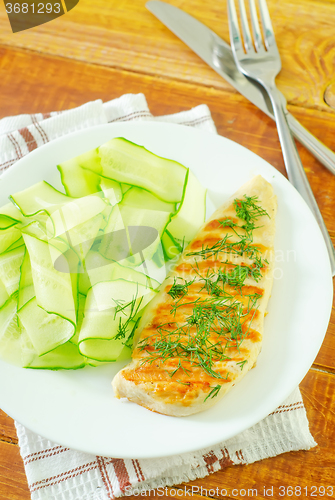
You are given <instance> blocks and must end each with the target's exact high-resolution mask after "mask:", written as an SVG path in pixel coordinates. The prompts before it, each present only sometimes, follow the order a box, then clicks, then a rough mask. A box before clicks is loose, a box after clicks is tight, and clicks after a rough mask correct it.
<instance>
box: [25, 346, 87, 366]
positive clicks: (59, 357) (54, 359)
mask: <svg viewBox="0 0 335 500" xmlns="http://www.w3.org/2000/svg"><path fill="white" fill-rule="evenodd" d="M85 365H86V358H85V357H84V356H83V355H82V354H80V352H79V349H78V346H76V345H74V344H73V343H71V342H66V343H65V344H62V345H60V346H59V347H56V348H55V349H53V350H52V351H51V352H48V353H47V354H44V355H43V356H37V355H35V356H33V358H32V360H31V361H30V362H29V364H27V365H26V366H25V368H35V369H37V368H39V369H45V368H47V369H49V370H59V369H63V370H76V369H78V368H83V367H84V366H85Z"/></svg>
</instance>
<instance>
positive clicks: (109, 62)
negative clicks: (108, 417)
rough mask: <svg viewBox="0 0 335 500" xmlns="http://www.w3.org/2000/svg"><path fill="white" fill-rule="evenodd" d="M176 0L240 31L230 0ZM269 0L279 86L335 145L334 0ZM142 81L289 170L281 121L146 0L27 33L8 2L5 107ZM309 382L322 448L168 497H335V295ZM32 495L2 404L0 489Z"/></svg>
mask: <svg viewBox="0 0 335 500" xmlns="http://www.w3.org/2000/svg"><path fill="white" fill-rule="evenodd" d="M171 3H173V5H175V6H177V7H180V8H182V9H183V10H185V11H186V12H188V13H190V14H192V15H194V16H195V17H197V18H198V19H199V20H201V21H202V22H204V23H205V24H206V25H207V26H209V27H210V28H212V29H213V30H214V31H215V32H216V33H217V34H218V35H220V36H221V37H222V38H223V39H224V40H226V41H228V40H229V36H228V25H227V18H226V2H225V1H223V0H219V1H217V2H211V3H208V2H205V1H203V0H173V1H172V0H171ZM268 5H269V10H270V14H271V18H272V22H273V26H274V29H275V33H276V36H277V42H278V46H279V50H280V53H281V56H282V64H283V69H282V71H281V73H280V75H279V77H278V86H279V87H280V89H281V90H282V91H283V93H284V94H285V96H286V98H287V100H288V108H289V110H290V112H291V113H292V114H293V115H294V116H295V117H296V118H297V119H298V120H299V121H300V122H301V123H302V124H303V125H304V126H305V127H306V128H308V129H309V130H310V131H311V132H312V133H313V134H314V135H316V136H317V137H318V138H320V139H321V140H322V141H323V142H324V143H325V144H326V145H327V146H328V147H330V148H331V149H332V150H333V151H335V71H334V69H335V68H334V66H335V30H334V25H335V0H323V1H317V0H294V1H292V0H291V1H290V0H282V1H280V2H278V1H274V0H268ZM140 92H141V93H143V94H145V96H146V99H147V102H148V105H149V108H150V110H151V112H152V113H153V114H154V115H160V114H168V113H175V112H178V111H182V110H186V109H189V108H191V107H193V106H197V105H199V104H202V103H206V104H207V105H208V106H209V109H210V111H211V113H212V116H213V119H214V122H215V124H216V126H217V130H218V132H219V134H221V135H223V136H225V137H228V138H229V139H232V140H234V141H236V142H238V143H240V144H242V145H243V146H245V147H247V148H248V149H250V150H251V151H253V152H255V153H256V154H258V155H259V156H261V157H262V158H264V159H265V160H267V161H268V162H270V163H271V164H272V165H274V166H275V167H276V168H277V169H278V170H280V171H281V172H282V173H284V164H283V159H282V155H281V150H280V145H279V141H278V136H277V131H276V127H275V124H274V122H272V120H271V119H270V118H268V117H266V116H265V115H264V114H263V113H262V112H261V111H259V110H258V109H257V108H255V106H253V105H252V104H250V103H249V102H248V101H247V100H246V99H245V98H243V97H242V96H241V95H239V94H238V93H237V92H236V91H235V90H234V89H233V88H232V87H231V86H230V85H229V84H228V83H226V82H225V81H224V80H223V79H221V78H220V77H219V76H218V75H217V74H216V73H215V72H214V71H212V70H211V69H210V68H209V67H207V66H206V64H204V63H203V62H202V61H201V60H200V59H199V58H198V57H197V56H196V55H195V54H193V53H192V51H191V50H190V49H188V48H187V47H186V46H185V45H184V44H183V43H182V42H181V41H179V40H178V39H177V38H176V37H175V36H174V35H173V34H172V33H170V32H169V30H167V28H165V27H164V26H163V25H162V24H161V23H160V22H159V21H158V20H157V19H156V18H155V17H154V16H152V14H150V12H148V11H147V10H146V9H145V2H144V1H143V0H118V1H116V0H109V1H107V0H106V1H104V0H96V1H95V2H94V3H93V2H90V1H89V0H80V2H79V4H78V5H77V7H75V8H74V9H73V10H72V11H71V12H69V13H68V14H66V15H65V16H62V17H60V18H59V19H56V20H54V21H52V22H50V23H47V24H45V25H42V26H40V27H37V28H33V29H30V30H27V31H26V32H21V33H16V34H13V33H12V32H11V30H10V25H9V22H8V19H7V17H6V13H5V9H4V4H3V3H1V2H0V118H1V117H4V116H8V115H15V114H20V113H35V112H49V111H54V110H65V109H69V108H73V107H75V106H78V105H80V104H83V103H85V102H87V101H90V100H94V99H102V100H104V101H107V100H110V99H113V98H116V97H119V96H120V95H122V94H124V93H140ZM298 149H299V152H300V155H301V159H302V161H303V164H304V166H305V169H306V173H307V176H308V178H309V181H310V183H311V186H312V189H313V192H314V194H315V197H316V199H317V202H318V204H319V207H320V210H321V212H322V214H323V217H324V220H325V223H326V225H327V227H328V230H329V232H330V235H331V237H332V240H333V242H334V243H335V199H334V198H335V176H333V175H332V174H331V173H330V172H329V171H327V170H326V169H325V168H324V167H323V166H322V165H321V164H320V163H319V162H318V161H317V160H315V159H314V157H313V156H312V155H311V154H310V153H309V152H308V151H307V150H305V149H304V148H303V147H301V146H300V145H298ZM306 314H308V312H307V311H306ZM1 383H5V381H1ZM301 390H302V394H303V398H304V402H305V405H306V410H307V415H308V418H309V421H310V428H311V432H312V434H313V436H314V438H315V440H316V441H317V443H318V446H317V447H315V448H313V449H312V450H310V451H307V452H306V451H301V452H294V453H286V454H284V455H281V456H278V457H275V458H271V459H267V460H263V461H261V462H258V463H255V464H252V465H248V466H233V467H228V468H226V469H225V470H223V471H220V472H217V473H215V474H211V475H210V476H208V477H207V478H205V479H202V480H198V481H193V482H192V483H189V484H187V485H179V486H178V487H176V488H177V489H178V491H179V493H180V494H179V495H178V493H176V492H173V491H171V489H167V491H166V494H165V495H164V496H161V497H159V498H163V499H164V498H175V497H176V496H179V498H184V497H185V495H184V493H183V491H181V490H184V488H185V486H186V487H187V488H192V486H193V487H194V488H196V487H199V490H198V491H195V490H194V491H195V495H194V498H196V499H204V498H208V497H211V498H212V497H214V498H223V497H222V496H220V495H219V496H218V495H217V494H215V495H213V494H211V493H210V492H209V490H211V489H213V490H215V489H216V488H217V487H218V488H219V490H220V489H221V488H225V489H227V491H228V492H229V494H228V496H227V498H242V497H238V496H234V495H233V494H232V493H231V492H232V490H233V488H239V489H241V488H244V489H246V490H248V489H252V488H254V489H257V492H258V495H257V498H268V497H269V495H265V494H264V492H263V490H264V486H265V487H270V486H273V487H274V494H273V496H272V498H277V499H279V498H286V496H284V497H283V496H280V495H279V489H278V488H279V486H281V485H284V486H286V487H287V486H289V485H291V486H293V487H295V486H299V485H300V486H308V487H311V486H313V485H316V486H321V485H324V486H327V485H333V486H334V496H335V452H334V446H333V444H334V442H335V404H334V402H335V305H334V306H333V314H332V317H331V320H330V324H329V327H328V331H327V333H326V337H325V340H324V343H323V345H322V347H321V349H320V352H319V354H318V356H317V358H316V360H315V363H314V365H313V367H312V368H311V370H310V371H309V372H308V374H307V375H306V377H305V379H304V380H303V381H302V383H301ZM0 403H1V402H0ZM201 487H202V488H203V490H202V491H201V489H200V488H201ZM206 489H207V491H206ZM151 496H153V495H151ZM186 496H187V495H186ZM29 498H30V493H29V490H28V487H27V481H26V477H25V473H24V468H23V463H22V459H21V457H20V453H19V447H18V445H17V437H16V431H15V427H14V423H13V421H12V419H11V418H10V417H8V416H7V415H5V414H4V413H3V412H1V411H0V500H2V499H4V500H5V499H6V500H7V499H13V500H18V499H20V500H21V499H22V500H25V499H29ZM129 498H131V499H132V500H133V499H135V498H136V497H129ZM287 498H288V497H287ZM293 498H296V497H295V496H293ZM310 498H320V497H318V496H316V497H312V496H310ZM325 498H327V496H325ZM328 498H329V497H328Z"/></svg>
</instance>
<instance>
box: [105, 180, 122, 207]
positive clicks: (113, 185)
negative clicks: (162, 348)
mask: <svg viewBox="0 0 335 500" xmlns="http://www.w3.org/2000/svg"><path fill="white" fill-rule="evenodd" d="M100 188H101V189H102V191H103V193H104V196H105V198H108V200H109V201H110V203H111V204H112V205H115V204H116V203H119V202H120V201H121V200H122V196H123V193H122V189H121V184H120V183H119V182H116V181H113V180H112V179H107V178H106V177H101V180H100Z"/></svg>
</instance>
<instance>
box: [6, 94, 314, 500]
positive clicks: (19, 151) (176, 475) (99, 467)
mask: <svg viewBox="0 0 335 500" xmlns="http://www.w3.org/2000/svg"><path fill="white" fill-rule="evenodd" d="M129 120H159V121H167V122H173V123H177V124H183V125H189V126H194V127H197V128H201V129H204V130H207V131H210V132H213V133H216V128H215V125H214V123H213V120H212V118H211V114H210V111H209V109H208V107H207V106H206V105H200V106H197V107H196V108H193V109H191V110H189V111H184V112H181V113H177V114H174V115H169V116H159V117H154V116H152V114H151V113H150V111H149V109H148V106H147V103H146V100H145V97H144V96H143V95H142V94H139V95H132V94H127V95H124V96H122V97H120V98H118V99H114V100H113V101H110V102H107V103H102V101H100V100H98V101H94V102H89V103H87V104H84V105H83V106H80V107H78V108H76V109H72V110H69V111H63V112H52V113H47V114H33V115H20V116H13V117H8V118H3V119H2V120H0V173H1V172H3V171H4V170H6V169H7V168H9V167H10V166H11V165H12V164H13V163H15V162H16V161H17V160H18V159H20V158H22V156H24V155H26V154H27V153H29V152H30V151H32V150H33V149H35V148H37V147H39V146H41V145H43V144H45V143H46V142H48V141H51V140H53V139H55V138H56V137H59V136H61V135H64V134H68V133H70V132H73V131H75V130H80V129H83V128H86V127H91V126H93V125H97V124H101V123H108V122H117V121H129ZM16 429H17V434H18V439H19V445H20V451H21V455H22V459H23V462H24V466H25V470H26V474H27V479H28V485H29V488H30V492H31V497H32V500H77V499H78V500H79V499H80V500H108V499H109V500H110V499H113V498H115V497H119V496H122V495H130V494H132V493H135V494H136V493H137V494H139V492H141V491H144V490H150V489H153V488H160V490H159V491H160V493H161V494H162V492H163V489H164V488H165V487H166V486H172V485H176V484H180V483H182V482H187V481H191V480H194V479H198V478H203V477H205V476H207V475H208V474H210V473H213V472H216V471H218V470H220V469H223V468H224V467H227V466H229V465H236V464H249V463H252V462H255V461H257V460H261V459H263V458H267V457H273V456H275V455H278V454H280V453H285V452H287V451H297V450H308V449H310V448H311V447H313V446H316V443H315V441H314V439H313V437H312V435H311V434H310V431H309V426H308V420H307V416H306V411H305V407H304V404H303V401H302V398H301V394H300V391H299V389H298V388H297V389H296V390H295V391H294V392H293V394H291V396H290V397H289V398H288V399H287V400H286V401H284V402H283V404H282V405H280V406H279V407H278V408H277V409H276V410H275V411H274V412H273V413H271V414H270V415H269V416H268V417H266V418H265V419H264V420H263V421H261V422H259V423H258V424H257V425H255V426H254V427H252V428H250V429H248V430H246V431H245V432H242V433H241V434H239V435H238V436H235V437H234V438H231V439H229V440H227V441H226V442H223V443H219V444H218V445H217V446H214V447H211V448H207V449H204V450H199V451H197V452H194V453H187V454H183V455H178V456H173V457H166V458H161V459H136V457H134V459H132V460H130V459H118V458H108V457H101V456H93V455H90V454H86V453H81V452H78V451H75V450H70V449H68V448H65V447H64V446H60V445H57V444H56V443H52V442H51V441H49V440H47V439H45V438H43V437H41V436H38V435H37V434H34V433H33V432H31V431H29V430H28V429H26V428H25V427H24V426H23V425H21V424H19V423H18V422H16Z"/></svg>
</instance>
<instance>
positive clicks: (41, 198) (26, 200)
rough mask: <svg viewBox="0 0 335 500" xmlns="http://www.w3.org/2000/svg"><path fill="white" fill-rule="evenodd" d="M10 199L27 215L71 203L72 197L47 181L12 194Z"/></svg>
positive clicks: (48, 210)
mask: <svg viewBox="0 0 335 500" xmlns="http://www.w3.org/2000/svg"><path fill="white" fill-rule="evenodd" d="M10 199H11V200H12V201H13V203H14V204H15V205H16V206H17V207H18V208H19V209H20V211H21V213H22V214H23V215H25V216H31V215H34V214H37V213H38V212H41V211H47V212H48V213H49V212H50V210H51V211H52V210H53V208H54V207H55V205H56V206H57V205H61V204H63V203H69V201H71V200H72V198H69V197H68V196H66V195H65V194H63V193H61V192H60V191H57V189H55V188H54V187H53V186H51V184H49V183H48V182H45V181H41V182H38V183H37V184H34V185H33V186H31V187H29V188H27V189H24V190H23V191H19V192H18V193H15V194H13V195H11V196H10Z"/></svg>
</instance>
